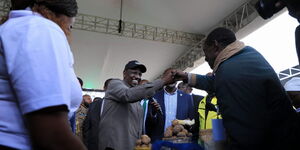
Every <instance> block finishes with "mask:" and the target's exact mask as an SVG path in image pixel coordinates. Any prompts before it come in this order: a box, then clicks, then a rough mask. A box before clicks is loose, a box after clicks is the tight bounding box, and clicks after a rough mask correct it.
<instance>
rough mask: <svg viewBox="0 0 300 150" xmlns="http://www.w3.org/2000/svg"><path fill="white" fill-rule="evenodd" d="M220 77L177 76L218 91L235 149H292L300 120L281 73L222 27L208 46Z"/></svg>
mask: <svg viewBox="0 0 300 150" xmlns="http://www.w3.org/2000/svg"><path fill="white" fill-rule="evenodd" d="M203 50H204V53H205V60H206V61H207V62H208V64H209V65H210V67H211V68H212V69H213V71H214V72H213V73H214V76H203V75H196V74H187V73H184V72H181V71H178V72H177V74H176V77H177V78H178V79H182V80H184V81H185V82H188V83H189V84H190V85H191V86H193V87H196V88H199V89H203V90H206V91H212V92H215V93H216V97H217V99H218V104H219V108H220V112H221V115H222V117H223V124H224V127H225V130H226V132H227V136H228V139H227V142H228V147H227V148H228V149H230V150H254V149H255V150H266V149H270V150H283V149H284V150H292V149H294V147H295V145H297V144H296V143H298V139H296V138H295V137H298V136H299V129H298V128H299V127H300V126H299V119H298V116H297V114H296V112H295V110H293V108H292V105H291V103H290V101H289V99H288V96H287V94H286V92H285V91H284V88H283V87H282V85H281V84H280V81H279V79H278V77H277V74H276V73H275V71H274V70H273V68H272V67H271V66H270V65H269V63H268V62H267V61H266V60H265V58H264V57H263V56H262V55H261V54H260V53H259V52H257V51H256V50H255V49H254V48H252V47H249V46H245V45H244V44H243V43H242V42H240V41H237V40H236V37H235V35H234V33H233V32H232V31H230V30H228V29H226V28H217V29H215V30H213V31H212V32H211V33H210V34H209V35H208V36H207V39H206V41H205V43H204V45H203Z"/></svg>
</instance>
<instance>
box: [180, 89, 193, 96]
mask: <svg viewBox="0 0 300 150" xmlns="http://www.w3.org/2000/svg"><path fill="white" fill-rule="evenodd" d="M177 93H178V94H179V95H180V96H185V97H191V95H190V94H187V93H185V92H183V91H181V90H177Z"/></svg>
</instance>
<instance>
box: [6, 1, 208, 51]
mask: <svg viewBox="0 0 300 150" xmlns="http://www.w3.org/2000/svg"><path fill="white" fill-rule="evenodd" d="M9 10H10V1H9V0H0V16H2V17H3V16H6V15H7V13H8V11H9ZM122 26H123V27H122V32H121V33H119V32H118V29H119V20H116V19H110V18H103V17H99V16H93V15H87V14H78V15H77V17H76V21H75V24H74V26H73V28H74V29H77V30H84V31H90V32H98V33H104V34H110V35H116V36H122V37H128V38H135V39H143V40H150V41H158V42H166V43H172V44H180V45H186V46H191V45H195V44H196V43H197V42H198V41H199V40H201V39H202V38H203V37H204V35H199V34H194V33H187V32H182V31H176V30H172V29H167V28H161V27H155V26H150V25H143V24H137V23H132V22H127V21H124V22H123V24H122Z"/></svg>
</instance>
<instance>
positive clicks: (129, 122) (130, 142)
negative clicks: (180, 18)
mask: <svg viewBox="0 0 300 150" xmlns="http://www.w3.org/2000/svg"><path fill="white" fill-rule="evenodd" d="M146 70H147V69H146V67H145V65H143V64H141V63H139V62H138V61H136V60H133V61H129V62H128V63H127V64H126V66H125V69H124V71H123V80H120V79H112V80H111V81H110V82H109V84H108V86H107V90H106V93H105V97H104V101H103V103H102V108H103V109H102V112H101V117H100V118H101V119H100V124H99V150H107V149H113V150H132V149H134V146H135V142H136V140H137V139H138V138H140V136H141V134H142V126H143V108H142V106H141V104H140V102H139V101H140V100H142V99H144V98H148V97H152V96H153V95H154V94H155V92H156V91H157V90H159V89H160V88H162V87H163V86H164V85H166V84H170V83H173V82H174V81H173V79H174V75H175V72H174V70H169V71H167V72H165V73H164V75H163V77H162V78H161V79H158V80H155V81H154V82H152V83H147V84H143V85H138V83H139V82H140V80H141V76H142V73H145V72H146Z"/></svg>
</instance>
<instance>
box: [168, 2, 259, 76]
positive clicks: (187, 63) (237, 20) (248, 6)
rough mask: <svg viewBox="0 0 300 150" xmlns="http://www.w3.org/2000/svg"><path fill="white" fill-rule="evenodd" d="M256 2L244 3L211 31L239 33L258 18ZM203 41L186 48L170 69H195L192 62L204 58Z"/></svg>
mask: <svg viewBox="0 0 300 150" xmlns="http://www.w3.org/2000/svg"><path fill="white" fill-rule="evenodd" d="M256 2H257V0H251V1H248V2H246V3H245V4H243V5H242V6H240V7H239V8H238V9H236V10H235V11H233V12H232V13H231V14H230V15H229V16H227V17H225V18H224V19H223V20H222V21H221V22H220V23H218V24H217V25H215V26H214V27H213V28H211V29H214V28H216V27H226V28H229V29H231V30H233V31H234V32H237V31H239V30H240V29H242V28H243V27H245V26H246V25H248V24H249V23H250V22H252V21H253V20H254V19H255V18H256V17H257V16H258V14H257V12H256V10H255V8H254V4H255V3H256ZM204 40H205V38H203V39H202V40H200V41H199V42H198V43H197V44H195V45H193V46H191V47H190V48H188V49H187V50H186V51H185V52H184V53H183V54H182V55H181V56H180V57H179V58H177V59H176V61H175V63H174V64H173V65H172V66H171V68H175V69H180V70H185V69H187V68H188V67H189V68H191V67H195V66H194V62H195V61H197V60H199V59H200V58H201V57H204V52H203V49H202V43H203V42H204Z"/></svg>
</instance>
